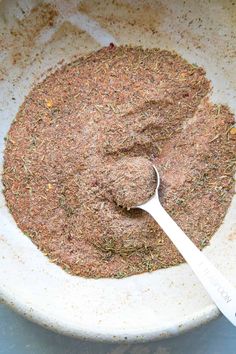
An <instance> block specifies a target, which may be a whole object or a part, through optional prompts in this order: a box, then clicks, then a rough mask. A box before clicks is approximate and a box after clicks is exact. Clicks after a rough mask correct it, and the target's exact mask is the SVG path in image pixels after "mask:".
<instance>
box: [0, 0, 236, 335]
mask: <svg viewBox="0 0 236 354" xmlns="http://www.w3.org/2000/svg"><path fill="white" fill-rule="evenodd" d="M234 8H235V9H236V5H235V6H234V5H233V4H232V3H230V2H229V1H224V0H222V1H214V2H205V1H199V2H196V1H194V0H190V1H187V2H185V1H171V0H167V1H166V0H162V1H154V0H153V1H152V0H151V1H148V2H145V1H136V2H134V1H133V2H130V1H125V0H120V1H117V2H111V1H102V2H99V1H94V0H84V1H72V0H70V1H66V0H63V1H53V0H51V1H47V3H46V2H45V3H42V2H39V1H36V0H29V1H16V0H13V1H7V0H3V1H0V173H2V164H3V151H4V145H5V141H4V137H5V136H6V133H7V131H8V129H9V127H10V124H11V122H12V120H13V119H14V117H15V115H16V113H17V111H18V108H19V106H20V104H21V103H22V102H23V100H24V97H25V95H27V93H28V92H29V90H30V87H31V86H32V85H33V83H35V82H38V81H39V80H42V77H44V76H45V75H46V74H45V73H46V72H47V70H49V69H50V68H51V67H56V66H60V65H62V62H61V61H62V60H64V61H65V62H69V61H71V60H72V59H73V58H74V56H80V55H83V54H86V53H89V52H91V51H93V50H97V49H98V48H100V47H102V46H106V45H108V44H109V43H110V42H113V43H117V44H131V45H142V46H144V47H160V48H162V49H168V50H175V51H177V52H178V53H179V54H180V55H182V56H183V57H184V58H186V59H187V60H188V61H189V62H192V63H196V64H198V65H200V66H203V67H204V68H205V69H206V72H207V77H208V78H209V79H210V80H211V81H212V83H213V91H212V97H211V99H212V100H213V101H214V102H219V103H225V104H228V105H229V106H230V108H231V110H232V112H234V113H236V76H235V75H234V72H235V69H236V68H235V53H236V36H235V34H234V33H235V32H236V11H235V9H234ZM32 9H33V11H32ZM55 9H56V10H55ZM1 189H2V185H1ZM0 220H1V222H0V269H1V272H0V295H1V296H2V298H3V299H4V301H6V303H8V304H10V305H11V306H12V307H13V308H15V309H16V310H17V311H19V312H21V313H22V314H24V315H25V316H27V317H28V318H30V319H32V320H34V321H36V322H38V323H40V324H42V325H44V326H46V327H50V328H52V329H54V330H56V331H59V332H61V333H64V334H68V335H73V336H77V337H84V338H90V339H97V340H98V339H100V340H111V341H122V340H129V341H145V340H150V339H154V338H162V337H164V336H170V335H173V334H177V333H180V332H181V331H184V330H187V329H189V328H193V327H195V326H197V325H199V324H201V323H204V322H206V321H208V320H210V319H212V318H213V317H215V316H217V314H218V310H217V309H216V307H215V306H214V304H213V303H212V301H211V300H210V299H209V297H208V295H207V294H206V292H205V290H204V289H203V288H202V286H201V285H200V284H199V282H198V280H197V279H196V277H195V276H194V275H193V273H192V272H191V270H190V269H189V267H188V266H187V265H186V264H184V265H181V266H177V267H172V268H169V269H165V270H158V271H156V272H153V273H150V274H141V275H136V276H132V277H129V278H126V279H120V280H116V279H100V280H93V279H84V278H81V277H75V276H71V275H69V274H67V273H65V272H64V271H63V270H62V269H61V268H59V267H58V266H56V265H54V264H52V263H50V262H49V260H48V259H47V258H46V257H45V256H44V255H43V254H42V253H41V252H40V251H39V250H38V249H37V248H36V246H34V245H33V243H32V242H31V241H30V239H28V238H27V237H25V236H24V235H23V234H22V232H21V231H20V230H19V229H18V228H17V226H16V224H15V222H14V220H13V218H12V216H11V215H10V213H9V211H8V209H7V207H6V205H5V200H4V196H3V194H2V191H1V192H0ZM235 251H236V198H235V197H234V199H233V201H232V204H231V207H230V208H229V210H228V213H227V215H226V218H225V221H224V223H223V225H222V226H221V227H220V229H219V230H218V232H217V233H216V234H215V235H214V237H213V239H212V242H211V244H210V246H208V247H207V248H206V249H205V250H204V252H205V253H206V254H207V255H208V256H209V258H210V259H211V260H212V262H213V263H214V264H215V265H216V266H217V267H218V268H219V269H220V270H221V271H222V273H223V274H225V276H227V277H228V278H229V279H230V280H231V281H232V283H234V284H235V285H236V266H235V265H236V264H235V263H236V260H235V259H236V258H235Z"/></svg>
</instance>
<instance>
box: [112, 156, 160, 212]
mask: <svg viewBox="0 0 236 354" xmlns="http://www.w3.org/2000/svg"><path fill="white" fill-rule="evenodd" d="M105 180H106V183H107V186H106V187H105V188H107V190H109V192H110V193H111V196H112V199H113V200H114V201H115V203H116V204H117V205H119V206H122V207H123V208H127V209H128V210H129V209H130V208H134V207H135V206H137V205H141V204H143V203H145V202H147V201H148V199H150V197H151V196H152V195H153V194H154V193H155V189H156V176H155V171H154V168H153V165H152V163H151V162H150V161H148V160H147V159H145V158H144V157H125V158H123V159H121V160H118V161H117V162H115V163H114V164H113V165H112V166H111V167H110V168H108V169H107V176H106V177H105Z"/></svg>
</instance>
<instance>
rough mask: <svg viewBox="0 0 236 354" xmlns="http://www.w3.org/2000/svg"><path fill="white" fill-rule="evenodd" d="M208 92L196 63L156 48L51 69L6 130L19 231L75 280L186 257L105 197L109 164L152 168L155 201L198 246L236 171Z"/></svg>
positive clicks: (226, 124) (222, 119) (8, 189)
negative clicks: (157, 183)
mask: <svg viewBox="0 0 236 354" xmlns="http://www.w3.org/2000/svg"><path fill="white" fill-rule="evenodd" d="M209 91H210V83H209V81H208V80H207V79H206V77H205V72H204V70H203V69H202V68H199V67H196V66H195V65H191V64H189V63H187V62H186V61H185V60H183V59H182V58H181V57H180V56H178V55H177V54H176V53H172V52H169V51H165V50H159V49H148V50H144V49H142V48H130V47H114V46H110V47H108V48H103V49H101V50H100V51H98V52H96V53H92V54H91V55H89V56H87V57H83V58H80V59H78V60H76V61H75V62H73V63H71V64H69V65H65V66H64V67H62V68H61V69H58V70H57V71H56V72H55V73H53V74H51V75H49V76H48V77H47V78H46V79H45V80H44V81H43V82H42V83H40V84H38V85H36V86H35V87H34V88H33V89H32V90H31V92H30V93H29V95H28V96H27V97H26V99H25V101H24V103H23V104H22V106H21V107H20V110H19V112H18V114H17V117H16V119H15V121H14V122H13V123H12V126H11V128H10V131H9V134H8V137H7V143H6V150H5V164H4V174H3V182H4V186H5V189H4V193H5V198H6V201H7V205H8V207H9V209H10V211H11V213H12V215H13V217H14V219H15V221H16V223H17V225H18V226H19V228H20V229H21V230H22V231H23V232H24V233H25V234H26V235H28V236H29V237H30V238H31V239H32V241H33V242H34V243H35V244H36V245H37V246H38V247H39V249H40V250H42V251H43V252H44V253H45V254H46V255H47V256H48V257H49V258H50V259H51V261H52V262H55V263H57V264H58V265H60V266H62V267H63V268H64V269H65V270H67V271H68V272H70V273H72V274H77V275H80V276H85V277H117V278H120V277H124V276H128V275H131V274H137V273H142V272H146V271H152V270H156V269H159V268H164V267H169V266H172V265H176V264H179V263H181V262H183V259H182V257H181V255H180V254H179V253H178V251H177V250H176V248H175V246H174V245H173V244H172V243H171V241H170V240H169V239H168V237H166V235H165V234H164V233H163V231H162V230H161V229H160V228H159V226H158V225H157V223H155V221H154V220H153V219H152V218H151V217H150V216H149V215H147V214H146V213H145V212H142V211H141V210H137V209H131V210H130V211H127V210H125V209H124V208H121V207H119V206H118V205H117V204H116V203H115V201H114V200H113V198H112V197H111V189H110V184H109V183H108V182H106V176H107V171H110V170H111V167H112V166H115V165H116V164H119V163H121V162H119V161H122V159H123V158H125V157H126V158H134V157H135V158H136V157H137V158H139V159H141V158H146V159H148V160H149V161H150V163H153V164H155V165H157V166H158V171H159V173H160V176H161V180H162V183H161V190H160V200H161V203H162V204H163V206H164V208H165V209H166V210H167V211H168V212H169V213H170V215H171V216H172V217H173V219H174V220H175V221H176V222H177V223H178V224H179V226H180V227H181V228H182V229H183V230H184V231H185V232H186V233H187V235H188V236H189V237H190V238H191V239H192V241H193V242H194V243H195V244H196V245H197V246H198V247H199V248H203V247H204V246H205V245H207V244H208V242H209V240H210V238H211V236H212V235H213V234H214V232H215V231H216V230H217V229H218V227H219V226H220V224H221V223H222V221H223V218H224V215H225V213H226V211H227V208H228V207H229V204H230V201H231V199H232V195H233V186H234V180H233V174H234V172H235V140H234V139H233V138H234V137H235V135H234V134H231V132H232V131H233V128H232V127H233V124H234V120H233V116H232V114H231V113H230V112H229V110H228V108H227V107H225V106H221V105H213V104H212V103H210V102H209V100H208V98H207V96H208V94H209ZM140 163H141V164H142V162H141V160H140ZM143 165H144V164H143ZM119 198H120V196H119V195H117V200H119ZM129 203H130V201H129V200H127V205H129ZM118 204H119V202H118Z"/></svg>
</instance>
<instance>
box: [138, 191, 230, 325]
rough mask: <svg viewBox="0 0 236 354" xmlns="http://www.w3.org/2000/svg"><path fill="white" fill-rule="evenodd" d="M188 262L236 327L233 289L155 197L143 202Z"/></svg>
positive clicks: (146, 209) (145, 208) (143, 207)
mask: <svg viewBox="0 0 236 354" xmlns="http://www.w3.org/2000/svg"><path fill="white" fill-rule="evenodd" d="M140 208H141V209H143V210H145V211H147V212H148V213H149V214H151V216H152V217H153V218H154V219H155V220H156V222H157V223H158V224H159V225H160V227H161V228H162V229H163V231H165V233H166V234H167V236H168V237H169V238H170V239H171V241H172V242H173V243H174V245H175V246H176V247H177V249H178V250H179V252H180V253H181V254H182V256H183V257H184V258H185V260H186V261H187V263H188V264H189V265H190V267H191V268H192V270H193V271H194V273H195V274H196V276H197V277H198V279H199V280H200V281H201V283H202V285H203V286H204V287H205V289H206V291H207V292H208V294H209V295H210V296H211V298H212V300H213V301H214V302H215V304H216V305H217V307H218V308H219V310H220V311H221V312H222V313H223V314H224V315H225V317H227V318H228V320H229V321H230V322H231V323H232V324H233V325H234V326H236V289H235V288H234V287H233V286H232V285H231V284H230V282H229V281H228V280H227V279H226V278H225V277H224V276H223V275H222V274H221V273H220V272H219V271H218V270H217V269H216V268H215V266H214V265H213V264H212V263H211V262H210V261H209V260H208V259H207V257H206V256H205V255H204V254H203V253H202V252H201V251H200V250H199V249H198V248H197V247H196V246H195V245H194V244H193V242H192V241H191V240H190V239H189V238H188V236H187V235H186V234H185V233H184V232H183V231H182V230H181V228H180V227H179V226H178V225H177V224H176V223H175V221H174V220H173V219H172V218H171V216H170V215H169V214H168V213H167V212H166V211H165V209H164V208H163V207H162V205H161V204H160V201H159V199H158V197H157V196H155V197H153V198H152V199H151V200H149V201H148V202H147V203H145V204H143V205H142V206H141V207H140Z"/></svg>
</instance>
